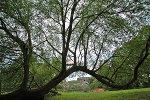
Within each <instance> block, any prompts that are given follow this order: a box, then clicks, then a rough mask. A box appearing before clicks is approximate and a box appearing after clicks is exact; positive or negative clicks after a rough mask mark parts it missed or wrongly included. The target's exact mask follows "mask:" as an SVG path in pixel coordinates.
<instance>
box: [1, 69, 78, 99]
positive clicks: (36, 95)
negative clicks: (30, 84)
mask: <svg viewBox="0 0 150 100" xmlns="http://www.w3.org/2000/svg"><path fill="white" fill-rule="evenodd" d="M75 71H77V70H76V68H75V67H73V68H70V69H68V70H67V71H66V73H63V72H61V73H60V74H59V75H58V76H56V77H55V78H54V79H52V80H51V81H49V82H48V83H47V84H46V85H45V86H43V87H41V88H39V89H36V90H22V89H19V90H17V91H14V92H12V93H10V94H6V95H1V96H0V100H44V96H45V94H47V93H48V92H49V91H50V90H51V89H52V88H53V87H55V86H56V85H58V84H59V83H60V82H61V81H62V80H64V79H65V78H66V77H67V76H69V75H70V74H71V73H73V72H75Z"/></svg>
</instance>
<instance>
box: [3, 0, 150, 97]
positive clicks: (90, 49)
mask: <svg viewBox="0 0 150 100" xmlns="http://www.w3.org/2000/svg"><path fill="white" fill-rule="evenodd" d="M0 14H1V16H0V21H1V25H0V33H1V34H2V35H3V36H5V37H7V38H6V40H11V41H12V44H13V45H12V44H10V45H9V44H8V42H6V44H7V45H5V46H4V41H3V42H1V47H2V48H5V49H6V48H9V47H11V48H9V50H12V52H9V53H6V56H3V59H4V60H5V61H6V57H8V58H9V59H12V58H13V61H12V62H11V61H9V63H8V64H10V66H7V67H8V68H10V67H11V66H12V65H13V64H14V63H15V62H16V60H17V59H21V61H20V63H19V65H17V68H19V67H21V68H22V74H23V76H22V78H21V81H20V84H19V85H20V86H19V87H18V88H17V89H16V90H15V91H14V92H12V93H10V94H6V95H1V96H0V99H3V100H31V99H32V100H42V99H43V98H44V95H45V94H46V93H48V92H49V90H50V89H52V88H53V87H55V86H56V85H57V84H59V83H60V82H61V81H62V80H64V79H65V78H66V77H67V76H69V75H70V74H71V73H73V72H76V71H83V72H85V73H88V74H90V75H92V76H93V77H95V78H96V79H97V80H99V81H100V82H102V83H103V84H106V85H108V86H110V87H113V88H126V87H128V86H129V85H130V84H132V83H133V82H134V81H135V80H136V79H137V71H138V69H139V67H140V65H141V64H142V63H143V62H144V60H145V59H146V58H147V57H148V52H149V41H150V38H149V36H148V38H147V40H146V41H145V42H144V46H143V47H142V49H141V50H139V51H140V56H139V57H140V58H138V57H137V58H135V62H134V63H136V64H135V66H133V70H132V71H133V75H132V76H133V78H132V79H130V80H129V82H126V83H125V84H121V83H120V84H119V85H118V84H115V82H114V81H115V80H114V79H113V80H112V78H109V77H108V76H104V75H105V74H100V73H99V71H100V70H101V71H102V68H104V66H106V65H110V64H109V63H110V60H112V59H113V58H114V57H116V56H118V55H115V53H114V52H115V50H116V49H118V48H120V47H121V46H122V45H123V44H124V43H126V42H128V41H129V40H131V39H132V38H134V37H135V36H136V35H137V34H138V33H137V30H139V28H140V27H142V26H143V25H145V24H147V22H148V21H149V19H148V16H149V2H148V0H144V1H143V0H138V1H136V2H135V1H132V0H130V1H128V0H119V1H118V0H86V1H85V0H50V1H49V0H46V1H41V0H37V1H35V0H30V1H29V0H16V1H14V0H2V1H1V2H0ZM13 52H14V55H15V56H10V55H12V54H13ZM43 53H44V54H43ZM133 53H134V52H133ZM35 55H36V56H38V57H39V58H40V59H42V60H44V61H45V62H46V63H47V64H46V66H48V67H49V68H52V69H53V70H55V71H56V72H55V73H54V74H51V78H50V79H49V80H47V81H46V82H47V83H46V84H45V85H43V86H41V87H39V88H38V89H30V88H29V85H30V80H29V78H30V70H31V60H32V57H33V56H35ZM125 56H126V55H125ZM47 58H48V59H47ZM53 58H56V59H57V61H59V62H60V63H59V64H53V63H51V60H52V59H53ZM59 58H60V59H61V60H60V59H59ZM102 59H103V60H104V61H102V62H101V60H102ZM5 61H3V63H5ZM67 61H72V62H73V63H72V64H71V65H72V66H70V65H67V64H66V62H67ZM122 61H124V60H122ZM122 63H123V62H121V64H122ZM121 64H120V65H121ZM60 65H61V66H60ZM44 66H45V65H44ZM126 66H130V63H127V65H126ZM37 67H38V66H37ZM109 67H110V66H109ZM113 68H114V67H113ZM115 68H116V67H115ZM129 68H131V67H129ZM13 69H14V68H13ZM52 69H50V70H52ZM127 70H129V69H127ZM127 70H126V71H127ZM41 72H42V71H41ZM38 73H40V72H38Z"/></svg>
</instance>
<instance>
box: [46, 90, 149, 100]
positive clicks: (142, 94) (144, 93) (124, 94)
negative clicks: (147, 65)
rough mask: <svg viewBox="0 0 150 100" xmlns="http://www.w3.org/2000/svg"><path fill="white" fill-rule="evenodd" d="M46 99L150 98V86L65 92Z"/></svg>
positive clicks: (136, 99) (123, 99)
mask: <svg viewBox="0 0 150 100" xmlns="http://www.w3.org/2000/svg"><path fill="white" fill-rule="evenodd" d="M46 100H150V88H143V89H131V90H120V91H105V92H64V93H61V95H58V96H55V97H52V98H47V99H46Z"/></svg>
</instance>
